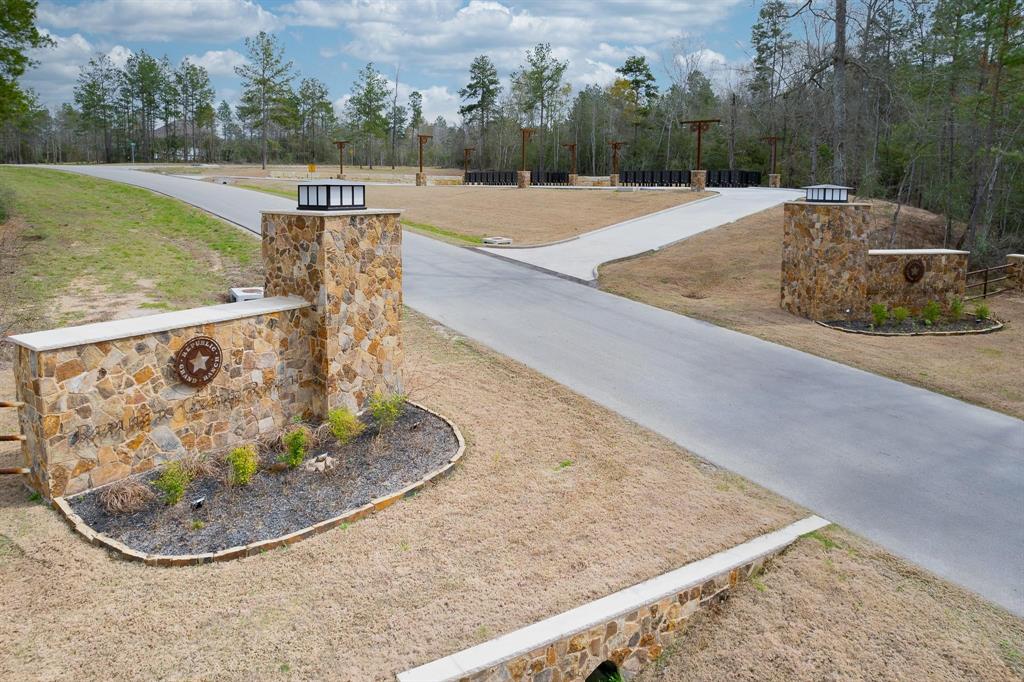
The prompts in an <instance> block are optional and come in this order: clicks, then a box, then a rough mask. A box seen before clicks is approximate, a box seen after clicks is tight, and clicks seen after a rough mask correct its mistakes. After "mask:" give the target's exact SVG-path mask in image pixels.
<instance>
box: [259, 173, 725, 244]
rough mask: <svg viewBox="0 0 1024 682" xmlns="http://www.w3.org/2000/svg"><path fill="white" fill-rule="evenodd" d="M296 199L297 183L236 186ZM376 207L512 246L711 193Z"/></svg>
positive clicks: (377, 195)
mask: <svg viewBox="0 0 1024 682" xmlns="http://www.w3.org/2000/svg"><path fill="white" fill-rule="evenodd" d="M239 184H240V185H242V186H244V187H250V188H253V189H262V190H264V191H267V190H273V191H275V193H281V194H283V195H285V196H288V197H294V196H295V183H289V182H284V181H276V182H275V181H268V182H260V183H258V184H257V183H256V182H253V183H245V182H242V183H239ZM366 192H367V195H368V197H369V200H370V201H371V202H372V204H373V205H374V206H387V207H389V208H401V209H403V210H402V222H403V223H411V226H412V227H414V228H415V227H416V226H417V224H420V225H424V226H427V227H428V228H429V227H435V228H440V229H441V230H444V231H448V232H453V233H456V234H458V235H463V236H466V237H470V238H473V239H479V238H482V237H495V236H502V237H509V238H511V239H512V242H513V243H514V244H516V245H520V246H522V245H525V244H545V243H547V242H552V241H558V240H561V239H568V238H569V237H575V236H577V235H580V234H583V233H584V232H590V231H592V230H596V229H598V228H601V227H607V226H608V225H614V224H616V223H620V222H622V221H623V220H629V219H631V218H637V217H639V216H642V215H647V214H648V213H653V212H655V211H662V210H664V209H666V208H672V207H673V206H679V205H680V204H685V203H688V202H690V201H695V200H697V199H701V198H703V197H707V196H711V195H712V194H713V192H691V191H690V190H688V189H679V190H647V191H632V190H623V191H619V192H614V191H607V190H560V189H545V188H540V187H536V188H531V189H529V190H527V191H525V192H524V191H523V190H519V189H516V188H515V187H481V186H470V187H464V186H452V187H444V186H441V187H435V186H431V187H415V186H408V185H395V186H377V185H375V186H371V187H367V189H366Z"/></svg>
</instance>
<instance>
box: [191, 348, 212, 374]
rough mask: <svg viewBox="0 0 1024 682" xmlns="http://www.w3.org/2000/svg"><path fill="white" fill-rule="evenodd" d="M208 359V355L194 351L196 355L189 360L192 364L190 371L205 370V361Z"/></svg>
mask: <svg viewBox="0 0 1024 682" xmlns="http://www.w3.org/2000/svg"><path fill="white" fill-rule="evenodd" d="M209 359H210V356H209V355H203V354H202V352H199V353H196V356H195V357H194V358H192V360H190V361H189V362H190V363H191V365H192V371H193V372H198V371H200V370H202V371H206V362H207V360H209Z"/></svg>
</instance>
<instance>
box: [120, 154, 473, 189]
mask: <svg viewBox="0 0 1024 682" xmlns="http://www.w3.org/2000/svg"><path fill="white" fill-rule="evenodd" d="M135 167H136V168H141V169H144V170H150V171H153V172H155V173H175V174H187V175H201V176H204V177H220V176H235V177H246V178H301V179H309V178H333V177H336V176H337V173H338V160H337V158H336V157H335V158H334V159H331V160H329V161H327V162H323V161H321V162H320V163H318V164H316V171H315V172H313V173H310V172H309V167H308V166H307V165H306V164H270V165H268V166H267V167H266V168H261V167H260V164H258V163H256V164H196V165H193V164H185V163H176V164H152V165H148V164H136V166H135ZM418 170H419V168H418V167H416V166H398V167H396V168H391V166H374V167H373V168H372V169H371V168H369V167H368V166H363V167H360V166H358V165H351V164H349V163H346V164H345V178H346V179H348V180H366V181H373V182H404V183H408V184H415V182H416V172H417V171H418ZM423 172H424V173H426V174H427V176H429V177H430V178H431V179H432V180H436V181H443V180H455V179H461V178H462V169H461V168H431V167H429V166H428V167H426V168H424V169H423Z"/></svg>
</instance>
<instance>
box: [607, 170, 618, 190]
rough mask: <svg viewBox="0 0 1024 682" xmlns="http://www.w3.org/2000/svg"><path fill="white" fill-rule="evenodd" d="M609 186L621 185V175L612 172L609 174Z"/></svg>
mask: <svg viewBox="0 0 1024 682" xmlns="http://www.w3.org/2000/svg"><path fill="white" fill-rule="evenodd" d="M608 186H609V187H618V186H619V176H618V174H617V173H612V174H611V175H609V176H608Z"/></svg>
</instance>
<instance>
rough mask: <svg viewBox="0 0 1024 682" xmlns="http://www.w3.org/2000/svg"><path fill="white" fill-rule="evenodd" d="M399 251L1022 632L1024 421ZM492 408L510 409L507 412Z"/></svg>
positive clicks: (494, 338)
mask: <svg viewBox="0 0 1024 682" xmlns="http://www.w3.org/2000/svg"><path fill="white" fill-rule="evenodd" d="M68 170H73V171H75V172H79V173H86V174H89V175H93V176H96V177H103V178H108V179H112V180H118V181H121V182H128V183H131V184H135V185H139V186H142V187H148V188H150V189H153V190H155V191H158V192H161V193H164V194H168V195H171V196H176V197H178V198H180V199H183V200H184V201H187V202H189V203H192V204H194V205H196V206H199V207H201V208H204V209H206V210H208V211H210V212H212V213H215V214H217V215H220V216H222V217H224V218H227V219H228V220H231V221H233V222H235V223H238V224H239V225H242V226H245V227H249V228H250V229H251V228H253V227H256V229H257V230H258V224H259V223H258V219H259V213H258V211H259V209H261V208H267V209H272V208H288V209H292V208H294V202H292V201H289V200H285V199H281V198H278V197H273V196H270V195H264V194H260V193H256V192H251V191H248V190H242V189H237V188H234V187H225V186H219V185H214V184H212V183H203V182H199V181H196V180H186V179H183V178H175V177H165V176H159V175H154V174H150V173H143V172H139V171H131V170H126V169H119V168H110V167H90V166H76V167H68ZM369 198H370V201H371V203H372V199H373V194H372V192H370V193H369ZM404 238H405V243H404V252H403V255H404V261H405V276H406V277H405V301H406V303H407V304H408V305H410V306H411V307H413V308H415V309H416V310H418V311H420V312H422V313H424V314H426V315H428V316H430V317H432V318H434V319H436V320H438V321H439V322H441V323H443V324H445V325H447V326H449V327H452V328H454V329H455V330H457V331H459V332H460V333H462V334H465V335H466V336H469V337H472V338H474V339H476V340H478V341H480V342H482V343H484V344H486V345H488V346H490V347H492V348H494V349H495V350H497V351H498V352H500V353H504V354H505V355H508V356H510V357H512V358H515V359H516V360H519V361H521V362H523V363H524V364H526V365H528V366H530V367H532V368H534V369H536V370H538V371H539V372H541V373H543V374H546V375H547V376H549V377H551V378H553V379H554V380H556V381H558V382H560V383H562V384H565V385H566V386H568V387H570V388H571V389H573V390H575V391H577V392H579V393H581V394H583V395H586V396H588V397H589V398H591V399H593V400H595V401H597V402H599V403H601V404H603V405H605V406H607V407H609V408H611V409H613V410H616V411H617V412H619V413H621V414H623V415H625V416H626V417H628V418H630V419H633V420H635V421H636V422H638V423H640V424H642V425H644V426H646V427H648V428H650V429H653V430H654V431H657V432H659V433H661V434H663V435H665V436H667V437H668V438H670V439H671V440H673V441H675V442H677V443H679V444H680V445H682V446H683V447H685V448H687V449H689V450H691V451H693V452H695V453H697V454H698V455H700V456H701V457H704V458H705V459H707V460H710V461H711V462H714V463H715V464H718V465H720V466H723V467H725V468H727V469H730V470H732V471H734V472H736V473H738V474H741V475H742V476H745V477H747V478H748V479H750V480H753V481H755V482H757V483H759V484H761V485H763V486H765V487H767V488H770V489H772V490H774V491H776V492H778V493H780V494H782V495H785V496H786V497H788V498H790V499H792V500H794V501H796V502H798V503H800V504H802V505H804V506H805V507H807V508H808V509H811V510H813V511H814V512H815V513H816V514H819V515H821V516H824V517H826V518H828V519H830V520H832V521H834V522H836V523H839V524H842V525H844V526H846V527H847V528H849V529H851V530H853V531H855V532H857V533H860V534H862V535H864V536H866V537H868V538H870V539H872V540H874V541H875V542H878V543H879V544H881V545H883V546H885V547H886V548H888V549H889V550H891V551H893V552H895V553H897V554H899V555H902V556H904V557H906V558H908V559H910V560H911V561H914V562H915V563H917V564H919V565H920V566H923V567H924V568H927V569H929V570H931V571H933V572H935V573H937V574H938V575H940V576H943V577H945V578H947V579H949V580H952V581H953V582H956V583H959V584H961V585H963V586H965V587H968V588H969V589H972V590H974V591H976V592H978V593H980V594H982V595H983V596H985V597H987V598H989V599H991V600H992V601H994V602H996V603H998V604H1000V605H1002V606H1004V607H1006V608H1008V609H1010V610H1011V611H1014V612H1015V613H1017V614H1019V615H1024V422H1022V421H1021V420H1019V419H1015V418H1013V417H1009V416H1006V415H1003V414H999V413H996V412H992V411H990V410H986V409H983V408H980V407H976V406H973V405H969V404H967V403H963V402H960V401H958V400H954V399H952V398H949V397H946V396H943V395H939V394H937V393H932V392H929V391H926V390H923V389H920V388H915V387H912V386H908V385H906V384H902V383H899V382H896V381H892V380H890V379H885V378H883V377H880V376H876V375H874V374H869V373H867V372H862V371H860V370H857V369H853V368H850V367H847V366H845V365H840V364H837V363H834V362H831V361H828V360H823V359H821V358H818V357H815V356H812V355H808V354H805V353H801V352H798V351H795V350H792V349H789V348H785V347H783V346H778V345H775V344H772V343H768V342H766V341H761V340H759V339H756V338H754V337H751V336H746V335H743V334H739V333H736V332H732V331H729V330H726V329H722V328H720V327H715V326H714V325H711V324H708V323H705V322H701V321H698V320H694V319H690V318H687V317H683V316H681V315H676V314H673V313H670V312H667V311H664V310H659V309H657V308H652V307H649V306H646V305H643V304H640V303H635V302H633V301H629V300H627V299H624V298H619V297H617V296H612V295H610V294H606V293H604V292H601V291H599V290H597V289H594V288H591V287H588V286H584V285H581V284H577V283H574V282H570V281H567V280H565V279H562V278H559V277H555V276H552V275H548V274H544V273H541V272H538V271H536V270H532V269H529V268H525V267H522V266H520V265H517V264H512V263H508V262H505V261H502V260H498V259H495V258H490V257H487V256H485V255H482V254H479V253H475V252H473V251H471V250H467V249H461V248H457V247H453V246H449V245H447V244H444V243H442V242H439V241H435V240H432V239H429V238H427V237H422V236H420V235H416V234H412V233H409V232H407V233H406V235H405V237H404ZM1022 375H1024V371H1022ZM1021 379H1024V376H1020V377H1018V378H1017V380H1016V381H1017V382H1018V383H1019V382H1020V381H1021ZM494 400H495V402H496V403H498V404H499V406H500V401H501V396H495V397H494ZM679 494H680V495H685V494H686V491H685V490H680V491H679ZM611 503H614V501H611ZM624 530H627V529H624Z"/></svg>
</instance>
